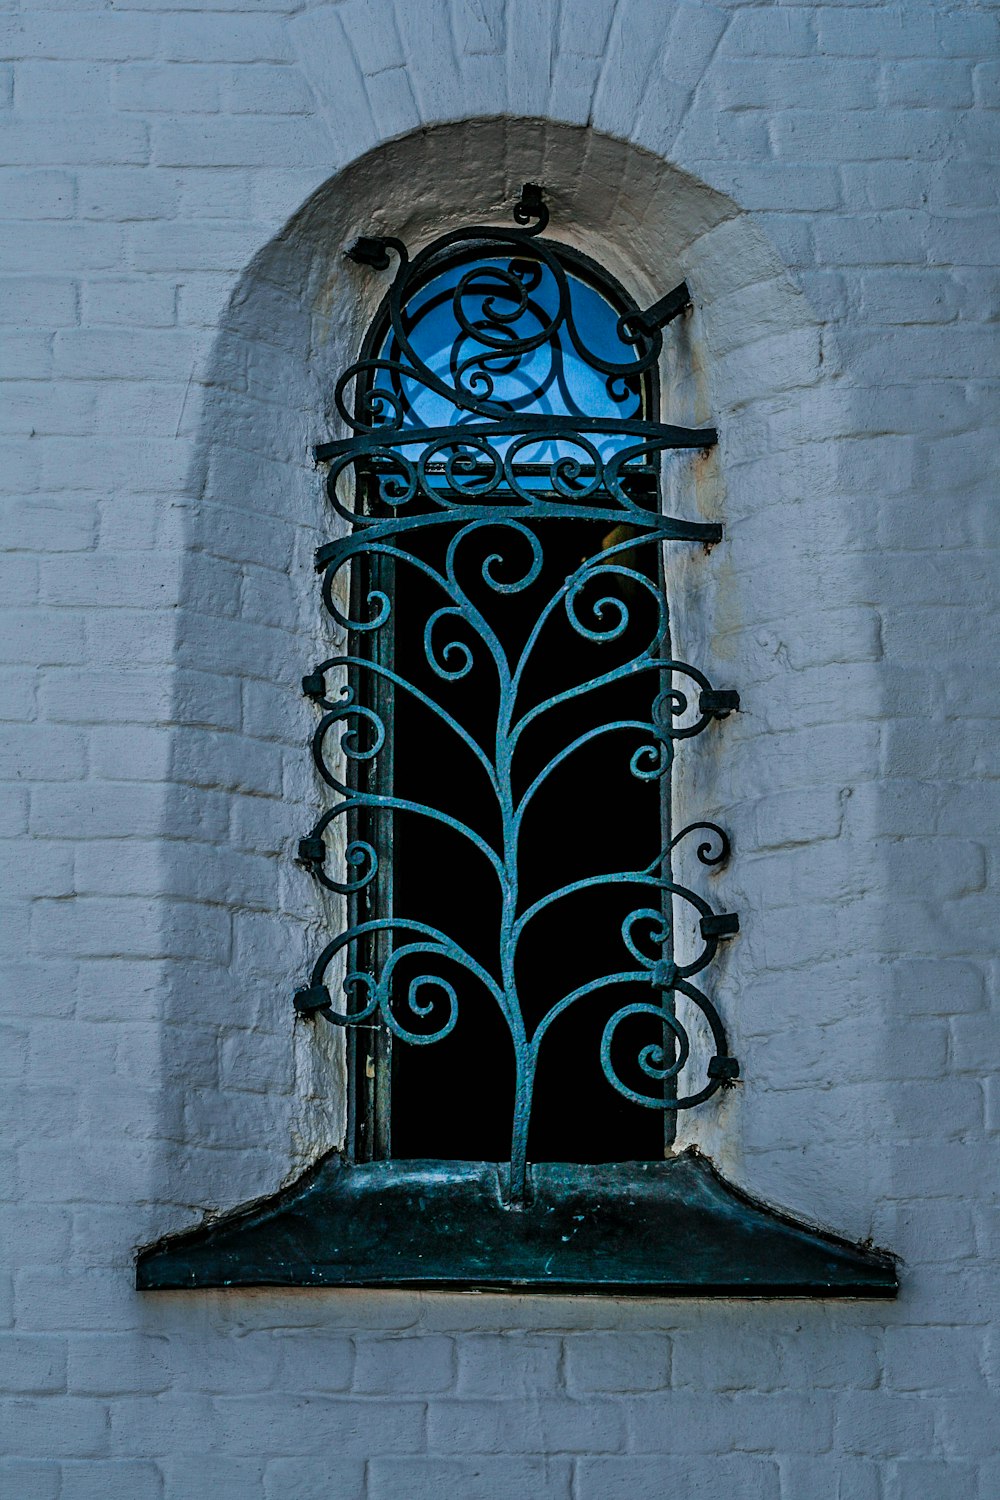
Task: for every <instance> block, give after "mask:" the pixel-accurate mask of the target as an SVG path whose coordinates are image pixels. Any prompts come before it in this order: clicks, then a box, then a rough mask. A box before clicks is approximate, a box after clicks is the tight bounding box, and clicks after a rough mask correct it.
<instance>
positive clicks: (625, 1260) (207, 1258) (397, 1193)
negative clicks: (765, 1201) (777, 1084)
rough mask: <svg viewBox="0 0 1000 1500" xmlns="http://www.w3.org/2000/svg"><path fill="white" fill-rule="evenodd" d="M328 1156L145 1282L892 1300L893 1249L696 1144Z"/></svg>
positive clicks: (179, 1245)
mask: <svg viewBox="0 0 1000 1500" xmlns="http://www.w3.org/2000/svg"><path fill="white" fill-rule="evenodd" d="M505 1173H506V1169H505V1168H504V1167H502V1166H498V1165H497V1164H496V1163H492V1162H440V1161H382V1162H371V1163H366V1164H364V1165H349V1164H346V1163H345V1162H344V1161H343V1160H342V1158H340V1157H337V1156H329V1157H327V1158H326V1159H325V1160H324V1161H323V1162H321V1163H320V1164H319V1166H318V1167H316V1168H314V1169H313V1170H312V1171H311V1172H309V1173H308V1174H307V1175H306V1177H304V1178H302V1179H301V1180H300V1181H299V1182H298V1183H296V1184H294V1185H293V1186H292V1187H291V1188H289V1189H287V1190H286V1191H284V1192H282V1193H279V1194H277V1195H275V1197H273V1198H270V1199H267V1200H265V1201H264V1202H263V1203H257V1204H255V1205H253V1206H252V1207H250V1208H248V1209H244V1210H238V1211H237V1212H236V1213H235V1214H233V1215H230V1216H229V1217H228V1218H226V1219H221V1220H218V1221H216V1222H215V1223H212V1224H210V1225H206V1226H204V1227H203V1228H200V1229H196V1230H191V1231H188V1232H186V1233H184V1234H179V1235H174V1236H171V1237H169V1238H168V1239H165V1240H161V1241H159V1242H158V1243H157V1244H155V1245H151V1246H148V1247H147V1248H145V1249H143V1250H142V1251H140V1253H139V1257H138V1264H137V1278H136V1280H137V1285H138V1287H139V1289H140V1290H144V1291H158V1290H159V1291H165V1290H178V1289H182V1288H192V1287H243V1286H245V1287H250V1286H284V1287H292V1286H302V1287H320V1286H326V1287H412V1288H428V1289H429V1288H451V1289H454V1290H466V1291H487V1290H504V1289H511V1290H518V1291H542V1292H565V1293H598V1294H600V1293H604V1294H615V1295H622V1294H633V1295H639V1296H671V1297H672V1296H699V1297H894V1296H895V1295H896V1293H897V1291H898V1283H897V1278H896V1269H895V1263H894V1261H893V1258H892V1257H891V1256H890V1255H888V1254H886V1253H884V1252H881V1251H876V1250H871V1249H869V1248H867V1247H862V1246H857V1245H852V1244H849V1243H848V1242H847V1241H845V1240H841V1239H838V1238H836V1237H835V1236H833V1235H828V1234H825V1233H822V1232H820V1231H819V1230H816V1229H813V1228H811V1227H809V1226H808V1225H806V1224H802V1223H798V1222H796V1221H794V1220H792V1219H789V1218H786V1217H784V1216H782V1215H781V1214H778V1213H776V1212H775V1211H774V1210H773V1209H770V1208H767V1207H766V1206H765V1205H762V1204H759V1203H755V1202H754V1201H753V1200H752V1199H750V1198H748V1197H747V1196H746V1195H745V1194H743V1193H741V1192H739V1191H738V1190H737V1189H736V1188H734V1187H733V1186H732V1185H731V1184H729V1183H727V1182H726V1181H725V1180H724V1179H723V1178H722V1177H721V1176H720V1175H719V1174H718V1172H716V1170H715V1168H714V1167H713V1166H712V1164H711V1163H710V1162H709V1161H708V1160H707V1159H706V1158H705V1157H703V1156H701V1155H699V1154H698V1153H697V1152H695V1151H687V1152H685V1153H684V1154H683V1155H680V1156H677V1157H674V1158H672V1159H671V1160H668V1161H664V1162H615V1163H610V1164H605V1165H600V1166H577V1165H572V1164H567V1163H559V1162H554V1163H553V1162H550V1163H538V1164H536V1165H534V1166H533V1167H532V1168H531V1185H532V1194H531V1201H530V1202H529V1203H528V1204H526V1205H525V1206H523V1207H519V1208H513V1207H510V1206H508V1205H507V1204H505V1202H504V1186H505Z"/></svg>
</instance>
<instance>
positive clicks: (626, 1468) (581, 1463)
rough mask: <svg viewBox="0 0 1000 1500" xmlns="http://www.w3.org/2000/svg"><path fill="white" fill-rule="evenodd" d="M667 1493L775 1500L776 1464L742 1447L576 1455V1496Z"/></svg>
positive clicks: (708, 1499)
mask: <svg viewBox="0 0 1000 1500" xmlns="http://www.w3.org/2000/svg"><path fill="white" fill-rule="evenodd" d="M671 1493H677V1494H683V1495H691V1496H695V1495H696V1496H698V1497H699V1500H701V1497H704V1500H726V1497H727V1496H731V1495H734V1494H735V1495H740V1494H743V1495H747V1496H750V1495H752V1496H753V1497H754V1500H778V1495H779V1493H780V1488H779V1472H778V1465H777V1464H776V1463H775V1462H774V1461H773V1460H769V1459H761V1458H757V1457H754V1456H752V1455H750V1454H743V1453H736V1454H734V1453H717V1454H713V1455H712V1458H711V1459H710V1460H708V1461H706V1460H705V1459H700V1458H699V1459H691V1458H688V1457H685V1456H681V1455H678V1454H676V1453H670V1452H665V1453H662V1454H657V1455H656V1456H655V1457H651V1456H647V1455H636V1454H629V1455H627V1456H626V1457H616V1458H605V1457H602V1458H590V1457H587V1458H581V1459H579V1460H578V1461H577V1466H576V1494H577V1495H578V1496H579V1500H607V1497H608V1496H609V1495H632V1496H634V1497H635V1500H659V1497H661V1496H662V1495H664V1494H671ZM811 1493H818V1492H816V1491H813V1492H811ZM845 1500H846V1496H845Z"/></svg>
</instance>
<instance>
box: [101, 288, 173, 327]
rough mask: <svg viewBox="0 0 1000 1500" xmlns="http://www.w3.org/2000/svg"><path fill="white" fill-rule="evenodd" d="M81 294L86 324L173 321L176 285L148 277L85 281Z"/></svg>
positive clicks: (144, 324) (132, 324)
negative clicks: (165, 283)
mask: <svg viewBox="0 0 1000 1500" xmlns="http://www.w3.org/2000/svg"><path fill="white" fill-rule="evenodd" d="M83 297H84V313H85V316H86V321H87V322H88V323H109V324H119V325H122V326H124V327H127V328H136V327H138V328H167V327H169V326H170V325H171V324H172V323H174V322H176V317H177V291H176V288H175V287H174V286H171V285H164V284H163V283H162V282H157V281H154V280H153V279H152V278H150V277H136V278H131V279H125V278H121V277H117V278H108V279H106V280H100V281H97V280H89V281H88V282H87V284H86V286H85V287H84V292H83Z"/></svg>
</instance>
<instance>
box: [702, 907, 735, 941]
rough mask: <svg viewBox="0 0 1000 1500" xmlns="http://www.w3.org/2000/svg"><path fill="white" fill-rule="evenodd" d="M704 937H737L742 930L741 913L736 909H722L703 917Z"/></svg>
mask: <svg viewBox="0 0 1000 1500" xmlns="http://www.w3.org/2000/svg"><path fill="white" fill-rule="evenodd" d="M700 925H701V935H702V937H703V938H705V939H708V938H725V937H735V936H736V934H737V933H738V932H739V930H740V919H739V914H738V913H737V912H735V911H720V912H716V913H714V914H713V915H712V916H710V917H702V919H701V924H700Z"/></svg>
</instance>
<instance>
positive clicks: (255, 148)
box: [0, 115, 331, 168]
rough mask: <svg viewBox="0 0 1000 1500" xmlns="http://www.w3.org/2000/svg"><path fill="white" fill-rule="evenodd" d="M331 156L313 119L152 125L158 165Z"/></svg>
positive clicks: (293, 162) (291, 163)
mask: <svg viewBox="0 0 1000 1500" xmlns="http://www.w3.org/2000/svg"><path fill="white" fill-rule="evenodd" d="M0 140H2V137H0ZM330 157H331V145H330V141H329V137H328V136H327V132H326V130H325V129H324V127H323V126H321V125H320V124H319V122H318V121H315V120H310V122H309V124H308V126H303V125H302V124H301V123H300V122H299V121H298V120H290V119H287V118H286V117H284V116H281V115H276V116H274V117H273V118H270V119H269V118H267V117H266V116H261V117H259V118H249V117H247V116H243V117H238V116H237V117H234V118H232V119H230V118H228V117H222V118H221V119H219V120H218V121H214V120H213V121H212V122H211V123H210V124H208V125H204V126H203V125H199V124H196V123H194V122H190V123H189V122H188V121H186V120H180V121H178V122H176V123H174V122H170V123H163V124H160V123H154V125H153V160H154V161H155V162H156V163H157V165H159V166H166V167H178V166H180V167H188V166H193V167H196V166H220V167H242V166H256V165H258V164H260V165H261V166H265V167H292V168H294V167H307V166H319V165H320V164H322V163H324V162H329V160H330Z"/></svg>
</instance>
